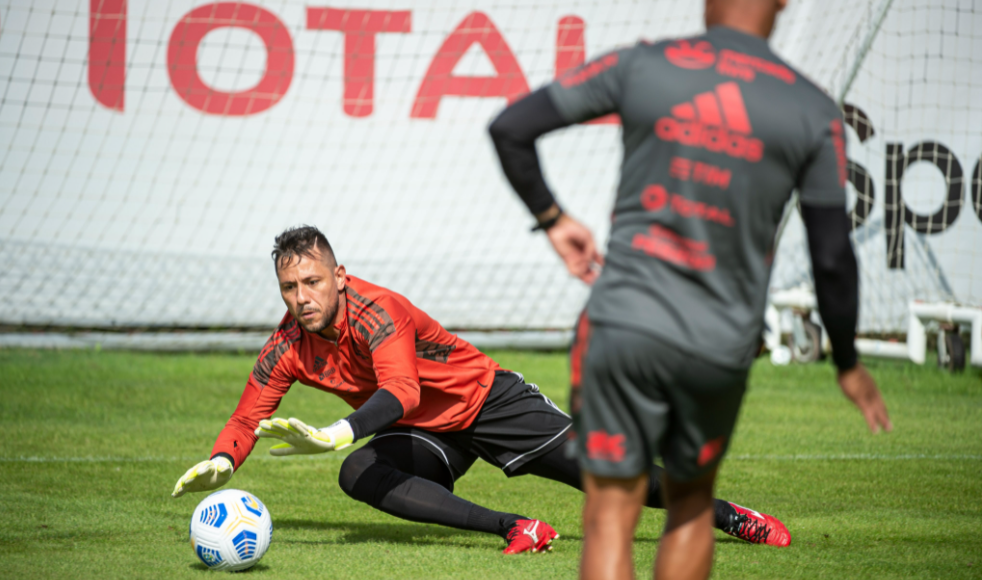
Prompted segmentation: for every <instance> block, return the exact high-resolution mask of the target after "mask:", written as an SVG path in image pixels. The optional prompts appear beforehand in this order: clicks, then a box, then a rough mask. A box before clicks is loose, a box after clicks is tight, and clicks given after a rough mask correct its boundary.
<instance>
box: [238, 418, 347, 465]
mask: <svg viewBox="0 0 982 580" xmlns="http://www.w3.org/2000/svg"><path fill="white" fill-rule="evenodd" d="M256 436H257V437H268V438H271V439H279V440H280V441H282V442H283V443H281V444H279V445H273V446H272V447H270V448H269V454H270V455H277V456H280V455H301V454H307V455H309V454H311V453H324V452H327V451H337V450H338V449H344V448H345V447H347V446H348V445H351V443H352V442H353V441H354V439H355V434H354V432H353V431H352V430H351V425H350V424H349V423H348V422H347V421H346V420H344V419H342V420H340V421H338V422H337V423H335V424H333V425H331V426H330V427H324V428H323V429H314V428H313V427H309V426H308V425H307V424H306V423H304V422H303V421H301V420H300V419H295V418H293V417H291V418H290V419H289V420H287V419H264V420H262V421H260V422H259V428H258V429H256Z"/></svg>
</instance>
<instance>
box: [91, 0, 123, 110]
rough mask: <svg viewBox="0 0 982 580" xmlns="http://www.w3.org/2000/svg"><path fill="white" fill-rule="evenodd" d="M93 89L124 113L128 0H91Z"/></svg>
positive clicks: (104, 102) (101, 99)
mask: <svg viewBox="0 0 982 580" xmlns="http://www.w3.org/2000/svg"><path fill="white" fill-rule="evenodd" d="M89 90H91V91H92V96H94V97H95V100H96V101H98V102H99V103H100V104H102V105H104V106H106V107H108V108H110V109H112V110H114V111H119V112H120V113H122V112H123V101H124V99H125V97H126V0H89Z"/></svg>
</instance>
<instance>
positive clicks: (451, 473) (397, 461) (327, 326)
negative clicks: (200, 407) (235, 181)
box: [173, 226, 790, 554]
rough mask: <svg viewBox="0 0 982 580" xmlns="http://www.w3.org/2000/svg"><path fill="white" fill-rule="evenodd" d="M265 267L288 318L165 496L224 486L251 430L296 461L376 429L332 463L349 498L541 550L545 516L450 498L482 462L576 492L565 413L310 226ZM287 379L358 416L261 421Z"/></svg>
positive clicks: (657, 496)
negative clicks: (213, 435)
mask: <svg viewBox="0 0 982 580" xmlns="http://www.w3.org/2000/svg"><path fill="white" fill-rule="evenodd" d="M273 262H274V265H275V269H276V276H277V278H278V280H279V287H280V293H281V295H282V297H283V301H284V302H285V303H286V306H287V310H288V312H287V314H286V315H285V316H284V317H283V321H282V322H281V323H280V325H279V327H278V328H277V330H276V331H275V332H274V333H273V334H272V336H271V337H270V338H269V341H268V342H267V343H266V345H265V346H264V347H263V349H262V351H261V352H260V354H259V358H258V360H257V361H256V364H255V366H254V367H253V370H252V373H251V375H250V376H249V380H248V382H247V383H246V386H245V391H244V392H243V393H242V397H241V398H240V399H239V404H238V407H236V409H235V412H234V413H233V414H232V417H231V419H229V421H228V423H227V424H226V425H225V428H224V429H223V430H222V432H221V434H219V436H218V440H217V442H216V443H215V446H214V448H213V449H212V453H211V459H209V460H207V461H203V462H201V463H199V464H197V465H195V466H194V467H192V468H191V469H189V470H188V471H187V473H185V474H184V476H183V477H181V478H180V479H179V480H178V482H177V485H175V486H174V492H173V496H174V497H180V496H182V495H184V494H185V493H187V492H200V491H209V490H213V489H216V488H218V487H221V486H222V485H224V484H225V483H226V482H228V481H229V479H230V478H231V477H232V473H233V472H234V471H236V470H240V469H242V465H243V463H244V462H245V460H246V458H247V457H248V456H249V453H251V452H252V449H253V446H254V445H255V444H256V440H257V438H258V437H267V438H271V439H275V440H277V443H278V444H277V445H274V446H273V447H272V448H271V449H270V453H271V454H272V455H293V454H308V453H324V452H328V451H336V450H339V449H344V448H345V447H347V446H349V445H351V444H352V443H354V442H355V441H359V440H362V439H365V438H367V437H369V436H371V435H373V434H374V435H375V436H374V437H373V438H372V439H371V441H369V442H368V443H366V444H365V445H364V446H362V447H361V448H359V449H358V450H356V451H354V452H352V453H351V454H350V455H348V457H347V458H346V459H345V460H344V463H343V464H342V465H341V470H340V475H339V483H340V485H341V489H342V490H344V492H345V493H346V494H348V495H349V496H351V497H352V498H354V499H356V500H359V501H362V502H365V503H367V504H368V505H370V506H372V507H374V508H376V509H379V510H382V511H384V512H385V513H388V514H390V515H393V516H396V517H399V518H402V519H405V520H410V521H414V522H424V523H435V524H441V525H445V526H450V527H454V528H459V529H464V530H473V531H478V532H487V533H491V534H497V535H500V536H501V537H502V538H504V539H505V541H506V542H507V547H506V548H505V551H504V553H506V554H514V553H520V552H527V551H531V552H536V551H541V550H545V549H549V548H550V546H549V544H550V543H551V542H552V540H553V539H554V538H556V537H558V535H557V534H556V532H555V530H553V529H552V527H550V526H549V525H548V524H546V523H545V522H542V521H540V520H536V519H533V518H531V517H529V516H526V515H522V514H515V513H509V512H503V511H494V510H492V509H488V508H486V507H483V506H479V505H477V504H474V503H471V502H469V501H467V500H465V499H463V498H460V497H458V496H456V495H454V494H453V490H454V482H455V481H456V480H457V479H458V478H459V477H461V476H462V475H464V473H466V472H467V470H468V469H469V468H470V466H471V465H473V464H474V462H475V461H476V460H477V459H478V458H481V459H483V460H485V461H487V462H488V463H491V464H492V465H494V466H496V467H498V468H500V469H501V470H502V471H504V473H505V475H507V476H509V477H513V476H517V475H525V474H533V475H538V476H540V477H545V478H548V479H551V480H553V481H558V482H561V483H565V484H567V485H570V486H572V487H575V488H576V489H582V484H581V481H580V471H579V466H578V465H577V463H576V460H575V459H573V458H570V457H568V456H567V454H566V453H565V450H564V449H563V446H564V443H566V441H567V436H568V433H569V431H570V426H571V419H570V417H569V416H568V415H567V414H566V413H564V412H562V411H561V410H560V409H559V408H558V407H557V406H556V405H555V404H554V403H553V402H552V401H550V400H549V399H548V398H547V397H546V396H545V395H543V394H542V393H540V392H539V389H538V387H537V386H536V385H534V384H531V383H527V382H525V379H524V377H522V375H520V374H519V373H516V372H512V371H508V370H504V369H502V368H500V367H499V366H498V365H497V363H495V362H494V361H493V360H491V359H490V358H489V357H487V356H485V355H484V354H482V353H481V352H480V351H478V350H477V349H476V348H474V346H472V345H470V344H468V343H467V342H465V341H463V340H461V339H459V338H457V337H456V336H455V335H453V334H451V333H449V332H447V331H446V330H445V329H444V328H443V327H442V326H440V324H439V323H437V322H436V321H435V320H433V319H432V318H430V317H429V316H428V315H427V314H426V313H425V312H423V311H422V310H420V309H418V308H416V307H415V306H414V305H413V304H412V303H410V302H409V301H408V300H407V299H406V298H404V297H403V296H400V295H399V294H396V293H395V292H392V291H390V290H387V289H385V288H382V287H379V286H375V285H374V284H370V283H368V282H366V281H364V280H360V279H358V278H355V277H353V276H348V275H347V273H346V271H345V268H344V266H343V265H338V263H337V260H336V259H335V256H334V252H333V250H332V249H331V246H330V244H329V243H328V240H327V238H326V237H325V236H324V234H323V233H321V232H320V231H319V230H317V228H314V227H309V226H304V227H299V228H294V229H289V230H287V231H285V232H283V233H282V234H281V235H279V236H278V237H277V238H276V245H275V247H274V250H273ZM295 382H300V383H302V384H305V385H307V386H310V387H314V388H316V389H319V390H321V391H324V392H326V393H332V394H335V395H337V396H339V397H341V398H342V399H344V401H345V402H347V403H348V404H349V405H351V406H352V407H353V408H354V409H356V410H355V411H354V412H353V413H351V414H350V415H348V416H347V417H345V418H344V419H341V420H340V421H338V422H336V423H334V424H333V425H331V426H329V427H325V428H323V429H315V428H313V427H310V426H308V425H306V424H305V423H304V422H303V421H301V420H299V419H296V418H290V419H282V418H274V419H271V418H270V417H272V415H273V413H274V412H275V411H276V409H277V407H278V406H279V403H280V399H281V398H282V397H283V396H284V395H285V394H286V393H287V391H288V390H289V389H290V387H291V386H292V385H293V383H295ZM611 451H612V452H613V451H616V450H615V449H611ZM661 471H662V470H661V468H660V467H658V466H655V465H652V466H651V475H652V476H651V478H650V480H649V481H650V482H651V483H650V485H649V488H648V492H647V499H646V505H648V506H649V507H654V508H662V507H663V504H662V494H661V490H660V488H659V485H660V481H661V477H660V474H661ZM715 510H716V512H715V513H716V516H715V522H716V527H717V528H719V529H721V530H723V531H724V532H726V533H728V534H730V535H733V536H736V537H739V538H742V539H744V540H747V541H750V542H755V543H768V544H771V545H778V546H782V545H787V544H788V543H789V542H790V537H789V536H788V532H787V529H786V528H785V527H784V525H783V524H781V522H779V521H778V520H777V519H775V518H773V517H771V516H768V515H764V514H760V513H758V512H755V511H753V510H748V509H746V508H742V507H740V506H737V505H735V504H730V503H728V502H725V501H722V500H716V503H715Z"/></svg>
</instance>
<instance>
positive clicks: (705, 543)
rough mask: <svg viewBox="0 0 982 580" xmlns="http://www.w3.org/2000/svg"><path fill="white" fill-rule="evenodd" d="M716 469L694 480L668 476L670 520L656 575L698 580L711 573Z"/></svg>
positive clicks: (666, 481) (661, 542)
mask: <svg viewBox="0 0 982 580" xmlns="http://www.w3.org/2000/svg"><path fill="white" fill-rule="evenodd" d="M715 480H716V470H713V471H711V472H709V473H707V474H706V475H703V476H702V477H700V478H699V479H696V480H695V481H688V482H678V481H674V480H673V479H672V478H671V476H669V475H667V474H666V476H665V495H666V498H667V502H668V521H667V522H666V523H665V531H664V533H663V534H662V537H661V540H659V542H658V554H657V555H656V557H655V578H656V579H657V578H683V579H691V580H698V579H704V578H708V577H709V572H710V570H711V569H712V564H713V546H714V544H715V538H714V537H713V526H712V520H713V483H714V482H715Z"/></svg>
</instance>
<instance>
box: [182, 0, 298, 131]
mask: <svg viewBox="0 0 982 580" xmlns="http://www.w3.org/2000/svg"><path fill="white" fill-rule="evenodd" d="M226 26H232V27H237V28H245V29H246V30H251V31H252V32H255V33H256V34H258V35H259V37H260V38H262V40H263V44H265V45H266V72H265V73H263V78H262V79H261V80H260V81H259V84H257V85H256V86H254V87H252V88H251V89H246V90H244V91H239V92H237V93H226V92H222V91H217V90H215V89H212V88H210V87H208V86H207V85H205V83H204V81H202V80H201V76H200V75H199V74H198V45H200V44H201V40H202V39H203V38H204V37H205V35H206V34H208V33H209V32H211V31H212V30H215V29H216V28H223V27H226ZM167 72H168V73H169V74H170V82H171V84H172V85H174V90H175V91H177V94H178V95H179V96H180V97H181V98H182V99H184V102H186V103H187V104H189V105H191V106H192V107H194V108H195V109H198V110H199V111H202V112H204V113H210V114H212V115H254V114H256V113H259V112H261V111H265V110H266V109H268V108H270V107H272V106H273V105H275V104H276V103H277V102H278V101H279V100H280V99H282V98H283V95H285V94H286V90H287V89H288V88H289V87H290V81H292V80H293V41H292V40H291V39H290V33H289V32H288V31H287V29H286V26H284V25H283V23H282V22H281V21H280V19H279V18H277V17H276V15H275V14H273V13H272V12H270V11H268V10H265V9H263V8H260V7H258V6H253V5H252V4H243V3H239V2H216V3H214V4H205V5H204V6H199V7H197V8H195V9H194V10H192V11H191V12H188V13H187V14H185V15H184V17H183V18H181V20H180V22H178V23H177V26H175V27H174V32H172V33H171V35H170V42H169V43H168V45H167Z"/></svg>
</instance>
